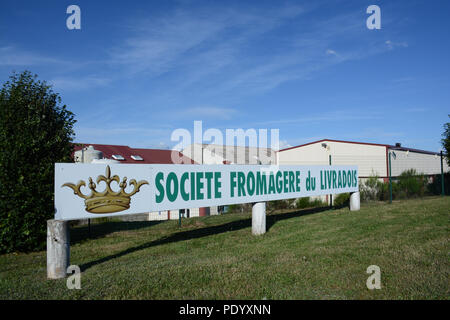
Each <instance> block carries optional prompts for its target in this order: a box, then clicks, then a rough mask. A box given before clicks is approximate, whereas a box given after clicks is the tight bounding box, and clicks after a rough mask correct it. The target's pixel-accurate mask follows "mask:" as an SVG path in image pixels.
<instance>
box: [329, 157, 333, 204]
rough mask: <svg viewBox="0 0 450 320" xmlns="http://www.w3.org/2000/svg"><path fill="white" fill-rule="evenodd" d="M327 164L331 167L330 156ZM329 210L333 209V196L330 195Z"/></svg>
mask: <svg viewBox="0 0 450 320" xmlns="http://www.w3.org/2000/svg"><path fill="white" fill-rule="evenodd" d="M329 159H330V160H329V162H330V166H331V154H330V157H329ZM330 208H333V194H331V193H330Z"/></svg>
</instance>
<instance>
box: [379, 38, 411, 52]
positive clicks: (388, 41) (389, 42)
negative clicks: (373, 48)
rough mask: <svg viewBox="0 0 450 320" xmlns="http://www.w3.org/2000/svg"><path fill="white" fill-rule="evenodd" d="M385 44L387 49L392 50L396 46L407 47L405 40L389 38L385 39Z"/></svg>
mask: <svg viewBox="0 0 450 320" xmlns="http://www.w3.org/2000/svg"><path fill="white" fill-rule="evenodd" d="M385 44H386V46H387V47H388V49H389V50H392V49H394V48H396V47H398V48H407V47H408V43H407V42H393V41H391V40H386V42H385Z"/></svg>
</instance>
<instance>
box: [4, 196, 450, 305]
mask: <svg viewBox="0 0 450 320" xmlns="http://www.w3.org/2000/svg"><path fill="white" fill-rule="evenodd" d="M449 218H450V197H444V198H442V197H430V198H424V199H418V200H407V201H398V202H394V203H393V204H391V205H389V204H387V203H373V204H367V205H365V204H363V205H362V208H361V210H360V211H357V212H350V211H349V210H348V209H347V208H343V209H336V210H327V209H321V210H317V209H316V210H301V211H295V212H292V211H291V212H289V211H288V212H277V213H272V214H270V215H268V217H267V227H268V231H267V233H266V234H264V235H262V236H252V235H251V215H250V214H225V215H222V216H211V217H201V218H192V219H185V220H183V226H182V227H181V228H179V227H178V221H164V222H109V223H103V224H95V225H93V226H92V228H91V233H92V235H91V239H87V228H86V227H77V228H72V230H71V237H72V245H71V264H76V265H78V266H80V267H81V270H82V276H81V286H82V288H81V290H68V289H67V287H66V280H65V279H61V280H47V279H46V253H45V251H42V252H35V253H29V254H22V253H19V254H7V255H1V256H0V299H265V298H266V299H448V298H449V297H450V295H449V289H450V280H449V279H450V277H449V275H450V264H449V261H450V260H449V254H450V250H449V249H450V246H449V235H450V234H449ZM369 265H377V266H379V267H380V268H381V286H382V288H381V289H380V290H368V289H367V287H366V280H367V278H368V277H369V274H367V273H366V269H367V267H368V266H369Z"/></svg>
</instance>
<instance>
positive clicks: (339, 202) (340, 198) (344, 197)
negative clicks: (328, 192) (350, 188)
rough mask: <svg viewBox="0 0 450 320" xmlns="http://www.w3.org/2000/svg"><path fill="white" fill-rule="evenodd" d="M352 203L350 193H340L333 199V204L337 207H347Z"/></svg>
mask: <svg viewBox="0 0 450 320" xmlns="http://www.w3.org/2000/svg"><path fill="white" fill-rule="evenodd" d="M349 203H350V193H340V194H338V195H337V196H336V197H335V198H334V201H333V204H334V205H335V206H336V207H345V206H348V205H349Z"/></svg>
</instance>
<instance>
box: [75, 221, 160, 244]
mask: <svg viewBox="0 0 450 320" xmlns="http://www.w3.org/2000/svg"><path fill="white" fill-rule="evenodd" d="M161 222H163V221H111V222H104V223H91V227H90V230H89V226H88V225H83V226H76V227H72V228H71V229H70V243H72V244H75V243H79V242H83V241H84V240H89V239H98V238H102V237H104V236H106V235H108V234H110V233H113V232H118V231H129V230H138V229H142V228H147V227H151V226H154V225H157V224H159V223H161Z"/></svg>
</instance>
